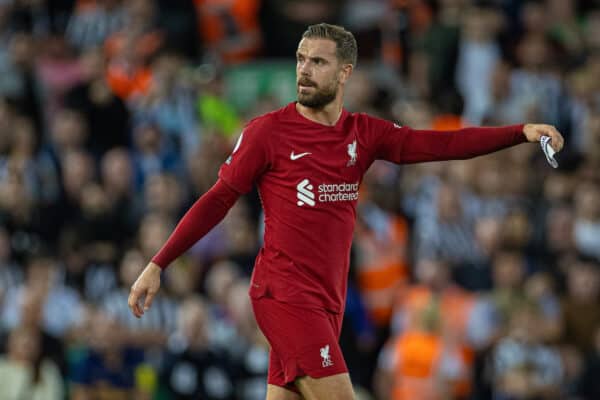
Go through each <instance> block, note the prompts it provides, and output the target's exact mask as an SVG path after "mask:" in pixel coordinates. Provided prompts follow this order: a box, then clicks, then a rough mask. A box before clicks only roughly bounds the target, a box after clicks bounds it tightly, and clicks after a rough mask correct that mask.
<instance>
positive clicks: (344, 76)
mask: <svg viewBox="0 0 600 400" xmlns="http://www.w3.org/2000/svg"><path fill="white" fill-rule="evenodd" d="M353 70H354V67H353V66H352V64H343V65H342V68H341V69H340V73H339V78H340V83H341V84H344V83H346V81H347V80H348V79H350V76H351V75H352V71H353Z"/></svg>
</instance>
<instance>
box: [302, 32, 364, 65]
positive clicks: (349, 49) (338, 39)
mask: <svg viewBox="0 0 600 400" xmlns="http://www.w3.org/2000/svg"><path fill="white" fill-rule="evenodd" d="M302 38H307V39H329V40H333V41H334V42H335V45H336V55H337V58H338V60H340V61H341V62H343V63H345V64H352V65H353V66H356V58H357V53H358V46H357V45H356V39H354V35H353V34H352V32H350V31H347V30H346V29H344V27H342V26H339V25H331V24H326V23H321V24H316V25H311V26H309V27H308V29H306V31H305V32H304V33H303V34H302Z"/></svg>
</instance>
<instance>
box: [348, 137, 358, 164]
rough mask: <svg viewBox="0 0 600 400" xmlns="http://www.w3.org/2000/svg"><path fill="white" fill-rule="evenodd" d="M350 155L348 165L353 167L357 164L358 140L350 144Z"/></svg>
mask: <svg viewBox="0 0 600 400" xmlns="http://www.w3.org/2000/svg"><path fill="white" fill-rule="evenodd" d="M348 155H349V156H350V160H348V163H347V164H346V166H347V167H351V166H353V165H354V164H356V157H357V154H356V140H355V141H354V142H352V143H350V144H349V145H348Z"/></svg>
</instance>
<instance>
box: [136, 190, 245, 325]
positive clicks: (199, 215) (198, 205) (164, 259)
mask: <svg viewBox="0 0 600 400" xmlns="http://www.w3.org/2000/svg"><path fill="white" fill-rule="evenodd" d="M239 197H240V194H239V193H238V192H236V191H235V190H234V189H232V188H231V187H229V186H228V185H227V184H226V183H225V182H224V181H223V180H222V179H219V180H218V181H217V183H215V185H214V186H213V187H212V188H211V189H210V190H209V191H208V192H206V193H205V194H204V195H203V196H202V197H200V198H199V199H198V200H197V201H196V202H195V203H194V205H193V206H192V207H191V208H190V209H189V210H188V212H187V213H186V214H185V215H184V216H183V218H181V221H179V224H177V227H176V228H175V230H174V231H173V233H172V234H171V236H170V237H169V239H168V240H167V242H166V243H165V244H164V245H163V247H162V248H161V249H160V250H159V252H158V253H157V254H156V255H155V256H154V257H153V258H152V261H150V263H149V264H148V266H146V268H145V269H144V271H143V272H142V273H141V275H140V276H139V277H138V279H137V280H136V281H135V283H134V284H133V286H132V288H131V292H130V294H129V300H128V303H129V308H131V310H132V312H133V314H134V315H135V316H136V317H138V318H139V317H141V316H142V315H143V314H144V311H145V310H147V309H148V308H149V307H150V306H151V305H152V299H153V298H154V296H155V295H156V292H158V288H159V287H160V272H161V270H163V269H165V268H167V267H168V266H169V264H170V263H171V262H173V260H175V259H176V258H177V257H179V256H180V255H181V254H183V252H185V251H186V250H187V249H189V248H190V247H191V246H192V245H193V244H194V243H196V242H197V241H198V240H200V239H201V238H202V237H203V236H204V235H206V234H207V233H208V232H209V231H210V230H211V229H212V228H214V227H215V225H217V224H218V223H219V222H221V220H222V219H223V218H225V215H227V212H228V211H229V209H230V208H231V207H232V206H233V205H234V204H235V202H236V201H237V199H238V198H239ZM143 297H145V301H144V307H143V309H142V307H141V306H140V305H139V304H138V302H139V300H140V299H142V298H143Z"/></svg>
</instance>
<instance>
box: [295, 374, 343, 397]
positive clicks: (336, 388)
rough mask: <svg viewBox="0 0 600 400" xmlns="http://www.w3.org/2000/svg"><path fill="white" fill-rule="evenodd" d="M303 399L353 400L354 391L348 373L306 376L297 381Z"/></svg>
mask: <svg viewBox="0 0 600 400" xmlns="http://www.w3.org/2000/svg"><path fill="white" fill-rule="evenodd" d="M296 386H297V387H298V389H300V393H302V397H304V399H306V400H322V399H327V400H352V399H354V391H353V390H352V383H351V382H350V375H348V373H343V374H337V375H332V376H327V377H324V378H312V377H310V376H304V377H302V378H298V379H297V380H296Z"/></svg>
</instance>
